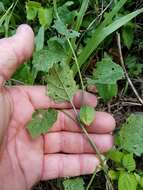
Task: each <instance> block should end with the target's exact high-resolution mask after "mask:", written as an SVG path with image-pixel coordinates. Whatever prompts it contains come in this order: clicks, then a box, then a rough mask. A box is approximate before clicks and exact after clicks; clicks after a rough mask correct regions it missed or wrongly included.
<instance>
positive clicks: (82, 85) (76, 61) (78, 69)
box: [67, 39, 85, 91]
mask: <svg viewBox="0 0 143 190" xmlns="http://www.w3.org/2000/svg"><path fill="white" fill-rule="evenodd" d="M67 41H68V43H69V46H70V48H71V51H72V53H73V56H74V59H75V63H76V66H77V71H78V74H79V78H80V82H81V87H82V90H83V91H84V89H85V87H84V84H83V80H82V76H81V72H80V68H79V64H78V60H77V57H76V54H75V51H74V49H73V47H72V44H71V42H70V40H69V39H67Z"/></svg>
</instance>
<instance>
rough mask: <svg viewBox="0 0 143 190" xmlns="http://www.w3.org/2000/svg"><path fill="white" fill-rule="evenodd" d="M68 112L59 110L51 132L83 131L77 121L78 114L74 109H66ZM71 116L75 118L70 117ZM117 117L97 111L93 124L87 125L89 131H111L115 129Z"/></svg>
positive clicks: (100, 132)
mask: <svg viewBox="0 0 143 190" xmlns="http://www.w3.org/2000/svg"><path fill="white" fill-rule="evenodd" d="M65 112H66V113H67V115H66V114H64V113H63V112H59V114H58V119H57V121H56V122H55V124H54V126H53V127H52V128H51V130H50V131H51V132H56V131H57V132H58V131H70V132H82V130H81V128H80V127H79V126H78V125H77V123H76V122H75V120H76V115H75V113H74V111H73V110H70V109H69V110H66V111H65ZM69 116H71V117H72V118H73V120H72V119H71V118H70V117H69ZM115 125H116V124H115V119H114V118H113V117H112V115H111V114H108V113H106V112H95V118H94V121H93V122H92V124H91V125H90V126H88V127H86V126H85V127H86V129H87V131H88V132H89V133H99V134H104V133H110V132H112V131H113V130H114V129H115Z"/></svg>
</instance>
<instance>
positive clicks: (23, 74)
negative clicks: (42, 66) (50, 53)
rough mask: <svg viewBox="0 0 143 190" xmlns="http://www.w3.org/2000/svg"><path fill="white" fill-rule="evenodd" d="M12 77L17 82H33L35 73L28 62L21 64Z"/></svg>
mask: <svg viewBox="0 0 143 190" xmlns="http://www.w3.org/2000/svg"><path fill="white" fill-rule="evenodd" d="M12 78H13V79H15V80H17V84H18V82H19V83H24V84H32V83H33V74H32V72H31V68H30V66H29V65H28V64H23V65H21V66H20V67H19V69H18V70H17V71H16V72H15V74H14V75H13V77H12Z"/></svg>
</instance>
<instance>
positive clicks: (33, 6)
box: [26, 1, 41, 20]
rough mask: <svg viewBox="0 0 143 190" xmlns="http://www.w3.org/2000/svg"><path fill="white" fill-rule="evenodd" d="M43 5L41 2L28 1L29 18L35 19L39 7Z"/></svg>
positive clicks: (27, 11)
mask: <svg viewBox="0 0 143 190" xmlns="http://www.w3.org/2000/svg"><path fill="white" fill-rule="evenodd" d="M40 7H41V4H40V3H38V2H36V1H28V2H26V13H27V19H28V20H34V18H35V17H36V16H37V13H38V9H39V8H40Z"/></svg>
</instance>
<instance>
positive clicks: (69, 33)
mask: <svg viewBox="0 0 143 190" xmlns="http://www.w3.org/2000/svg"><path fill="white" fill-rule="evenodd" d="M54 28H55V29H56V30H57V31H58V32H59V33H60V34H61V35H64V36H65V37H66V38H67V39H69V38H75V37H78V36H79V33H78V32H77V31H75V30H71V29H70V30H68V29H67V27H66V25H65V24H64V23H63V22H62V21H61V20H60V19H57V20H55V24H54Z"/></svg>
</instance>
